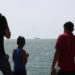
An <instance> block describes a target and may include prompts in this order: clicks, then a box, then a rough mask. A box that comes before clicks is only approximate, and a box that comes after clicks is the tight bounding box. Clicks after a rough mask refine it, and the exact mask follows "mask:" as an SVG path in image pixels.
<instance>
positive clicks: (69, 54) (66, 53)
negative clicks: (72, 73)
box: [59, 33, 75, 71]
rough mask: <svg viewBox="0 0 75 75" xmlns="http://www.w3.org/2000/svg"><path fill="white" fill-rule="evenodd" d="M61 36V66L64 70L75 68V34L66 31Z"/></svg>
mask: <svg viewBox="0 0 75 75" xmlns="http://www.w3.org/2000/svg"><path fill="white" fill-rule="evenodd" d="M59 38H61V42H60V43H59V44H60V48H61V51H60V57H59V66H60V67H61V69H62V70H64V71H67V70H72V69H75V64H74V56H75V36H74V35H73V34H72V33H64V34H63V35H61V36H60V37H59Z"/></svg>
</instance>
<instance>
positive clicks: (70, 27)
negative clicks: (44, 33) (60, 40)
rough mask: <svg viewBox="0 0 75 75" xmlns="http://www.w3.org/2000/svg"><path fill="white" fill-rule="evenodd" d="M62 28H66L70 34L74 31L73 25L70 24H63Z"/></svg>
mask: <svg viewBox="0 0 75 75" xmlns="http://www.w3.org/2000/svg"><path fill="white" fill-rule="evenodd" d="M64 28H66V29H67V30H68V31H70V32H73V30H74V24H73V23H72V22H66V23H65V24H64Z"/></svg>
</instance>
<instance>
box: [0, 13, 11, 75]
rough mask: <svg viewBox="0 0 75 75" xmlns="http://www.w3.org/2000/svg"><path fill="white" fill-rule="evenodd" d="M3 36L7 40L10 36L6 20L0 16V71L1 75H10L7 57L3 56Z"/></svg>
mask: <svg viewBox="0 0 75 75" xmlns="http://www.w3.org/2000/svg"><path fill="white" fill-rule="evenodd" d="M4 36H5V37H6V38H7V39H9V38H10V36H11V33H10V30H9V27H8V24H7V20H6V18H5V17H4V16H3V15H2V14H0V70H1V71H2V73H3V75H12V71H11V67H10V64H9V61H8V58H9V57H8V55H6V54H5V49H4Z"/></svg>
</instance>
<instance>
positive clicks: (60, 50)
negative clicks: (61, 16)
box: [51, 22, 75, 75]
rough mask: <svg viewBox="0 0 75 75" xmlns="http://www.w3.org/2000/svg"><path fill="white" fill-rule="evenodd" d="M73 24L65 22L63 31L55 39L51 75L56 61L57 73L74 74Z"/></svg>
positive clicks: (53, 72)
mask: <svg viewBox="0 0 75 75" xmlns="http://www.w3.org/2000/svg"><path fill="white" fill-rule="evenodd" d="M73 31H74V24H73V23H72V22H66V23H65V24H64V33H63V34H61V35H60V36H59V37H58V39H57V41H56V45H55V48H56V51H55V54H54V59H53V63H52V67H51V75H56V74H55V65H56V62H57V61H58V67H59V68H60V69H59V72H58V75H75V36H74V35H73V33H72V32H73Z"/></svg>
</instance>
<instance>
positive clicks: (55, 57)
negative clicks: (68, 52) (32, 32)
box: [51, 49, 60, 75]
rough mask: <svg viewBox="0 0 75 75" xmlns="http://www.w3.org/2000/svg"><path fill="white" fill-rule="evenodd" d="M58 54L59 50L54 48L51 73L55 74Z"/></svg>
mask: <svg viewBox="0 0 75 75" xmlns="http://www.w3.org/2000/svg"><path fill="white" fill-rule="evenodd" d="M59 56H60V50H58V49H56V52H55V54H54V58H53V63H52V67H51V75H55V65H56V63H57V60H58V58H59Z"/></svg>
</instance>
